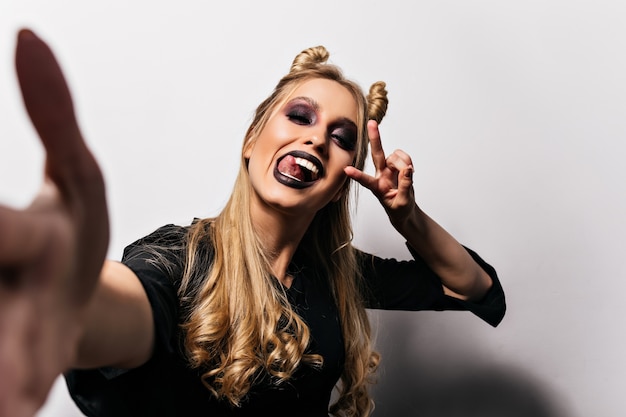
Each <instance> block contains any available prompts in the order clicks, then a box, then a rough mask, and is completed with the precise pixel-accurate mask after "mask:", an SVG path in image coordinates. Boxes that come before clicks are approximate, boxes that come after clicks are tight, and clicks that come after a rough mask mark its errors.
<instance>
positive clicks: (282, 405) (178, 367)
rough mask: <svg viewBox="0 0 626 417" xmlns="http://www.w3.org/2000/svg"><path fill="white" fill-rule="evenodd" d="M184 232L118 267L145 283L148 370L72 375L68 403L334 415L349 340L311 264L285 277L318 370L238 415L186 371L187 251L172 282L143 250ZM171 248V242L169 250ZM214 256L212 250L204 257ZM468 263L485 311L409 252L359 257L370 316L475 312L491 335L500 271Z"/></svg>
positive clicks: (266, 386)
mask: <svg viewBox="0 0 626 417" xmlns="http://www.w3.org/2000/svg"><path fill="white" fill-rule="evenodd" d="M186 230H187V229H186V228H185V227H181V226H174V225H167V226H164V227H161V228H160V229H158V230H157V231H155V232H154V233H152V234H150V235H148V236H146V237H145V238H143V239H140V240H138V241H136V242H135V243H133V244H131V245H129V246H128V247H127V248H126V249H125V250H124V256H123V258H122V262H124V263H125V264H126V265H127V266H128V267H130V268H131V269H132V270H133V271H134V272H135V274H136V275H137V276H138V277H139V279H140V280H141V283H142V284H143V286H144V288H145V290H146V293H147V295H148V298H149V300H150V303H151V305H152V309H153V315H154V325H155V332H156V335H155V336H156V337H155V350H154V354H153V356H152V358H151V359H150V360H149V361H148V362H147V363H146V364H144V365H142V366H140V367H138V368H135V369H131V370H121V369H113V368H100V369H93V370H73V371H70V372H68V373H67V374H66V375H65V378H66V382H67V385H68V387H69V391H70V394H71V396H72V398H73V399H74V401H75V402H76V404H77V405H78V407H79V408H80V409H81V411H82V412H83V413H85V414H86V415H87V416H97V417H103V416H107V417H108V416H110V417H125V416H129V417H130V416H252V415H254V416H259V415H265V413H267V415H272V416H275V417H278V416H305V417H306V416H310V417H322V416H328V406H329V402H330V395H331V391H332V389H333V387H334V386H335V384H336V383H337V380H338V378H339V376H340V374H341V370H342V367H343V361H344V350H343V338H342V334H341V327H340V324H339V317H338V314H337V309H336V306H335V303H334V301H333V298H332V294H331V291H330V288H329V286H328V283H327V282H326V280H325V279H324V276H323V274H320V272H319V271H318V270H316V267H315V265H314V264H312V263H311V262H307V260H306V257H304V256H302V255H299V254H296V256H294V260H293V261H292V264H291V265H290V268H289V272H290V273H291V274H292V275H293V277H294V280H293V283H292V285H291V287H290V288H289V289H287V295H288V298H289V301H290V302H291V304H292V306H293V308H294V310H295V311H296V312H297V313H298V314H299V315H300V316H301V317H302V318H303V320H304V321H305V322H306V323H307V324H308V326H309V328H310V331H311V336H312V343H311V346H310V351H312V352H316V353H319V354H321V355H322V356H323V358H324V365H323V367H322V369H321V370H319V369H318V370H316V369H312V368H310V367H307V366H302V367H300V369H299V370H298V371H297V372H296V374H295V375H294V377H293V378H292V379H291V380H290V381H289V382H288V383H284V384H281V385H277V384H275V383H273V381H271V380H270V378H269V377H267V378H265V380H263V381H261V383H259V384H257V385H255V386H254V387H253V389H252V390H251V392H250V393H249V396H248V397H247V399H246V401H245V402H244V404H243V405H242V406H241V407H240V408H232V407H230V406H229V405H227V404H224V403H222V402H220V401H217V400H216V399H215V398H214V397H213V396H212V395H211V394H210V392H209V391H208V390H207V389H206V388H205V387H204V386H203V385H202V383H201V382H200V377H199V375H200V373H199V371H196V370H193V369H190V368H189V367H188V366H187V365H186V363H185V361H184V355H183V354H182V353H181V352H182V350H181V343H180V340H181V334H180V333H181V332H180V329H179V319H180V317H179V303H178V297H177V288H178V285H179V284H180V276H181V275H182V274H181V271H182V269H181V268H182V263H183V259H184V258H182V257H180V255H181V254H182V252H180V250H182V249H180V250H179V251H178V252H177V251H176V250H175V251H169V252H166V255H165V256H166V257H167V259H169V260H170V261H171V262H173V268H172V269H171V273H166V272H164V269H163V268H160V267H159V266H158V265H157V264H155V262H151V261H150V260H151V259H154V256H155V255H154V252H153V250H146V245H154V244H155V243H156V244H159V245H160V244H166V245H167V246H174V247H179V248H182V245H181V243H182V239H183V237H184V233H185V231H186ZM164 239H165V241H164ZM205 249H206V253H207V254H208V256H212V248H205ZM468 251H469V253H470V254H471V255H472V257H473V258H474V259H475V260H476V261H477V262H478V263H479V264H480V265H481V266H482V267H483V268H484V269H485V271H487V272H488V273H489V275H490V276H491V278H492V279H493V282H494V285H493V287H492V289H491V290H490V291H489V292H488V294H487V295H486V296H485V298H484V299H483V300H482V301H481V302H480V303H470V302H465V301H462V300H459V299H456V298H453V297H449V296H446V295H444V293H443V289H442V286H441V282H440V280H439V279H438V277H437V276H436V275H435V274H434V273H433V272H432V271H431V270H430V269H429V268H428V266H427V265H426V264H425V263H424V262H423V261H422V260H421V259H420V258H419V256H417V254H415V253H414V252H412V254H413V257H414V258H415V259H414V260H411V261H398V260H395V259H381V258H379V257H376V256H373V255H368V254H365V253H359V255H360V258H359V259H360V262H361V266H362V268H363V277H364V282H365V284H366V286H367V288H366V289H365V291H364V292H365V295H366V307H367V308H372V309H390V310H413V311H416V310H469V311H471V312H473V313H474V314H476V315H477V316H478V317H480V318H482V319H483V320H485V321H486V322H487V323H489V324H491V325H492V326H497V325H498V323H500V321H501V320H502V318H503V316H504V313H505V309H506V306H505V298H504V292H503V290H502V287H501V285H500V282H499V280H498V278H497V275H496V272H495V270H494V269H493V268H492V267H491V266H489V265H488V264H487V263H485V262H484V261H483V260H482V259H481V258H480V257H479V256H478V255H477V254H476V253H474V252H473V251H471V250H469V249H468Z"/></svg>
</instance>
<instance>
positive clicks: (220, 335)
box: [180, 46, 387, 416]
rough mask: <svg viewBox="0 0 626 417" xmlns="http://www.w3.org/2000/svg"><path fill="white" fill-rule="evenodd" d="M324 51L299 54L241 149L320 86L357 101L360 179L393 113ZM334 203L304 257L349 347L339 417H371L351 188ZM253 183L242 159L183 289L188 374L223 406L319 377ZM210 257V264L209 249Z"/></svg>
mask: <svg viewBox="0 0 626 417" xmlns="http://www.w3.org/2000/svg"><path fill="white" fill-rule="evenodd" d="M328 57H329V54H328V51H327V50H326V49H325V48H324V47H323V46H317V47H313V48H309V49H306V50H304V51H302V52H301V53H300V54H298V56H297V57H296V58H295V59H294V61H293V63H292V66H291V70H290V71H289V73H288V74H287V75H286V76H285V77H283V78H282V79H281V80H280V81H279V83H278V85H277V86H276V88H275V89H274V91H273V93H272V94H271V95H270V96H269V97H268V98H267V99H266V100H264V101H263V102H262V103H261V104H260V105H259V106H258V108H257V109H256V112H255V115H254V118H253V120H252V123H251V124H250V127H249V128H248V131H247V133H246V135H245V139H244V145H243V149H245V147H246V146H250V144H252V143H254V141H255V140H256V138H257V137H258V135H259V133H260V132H261V131H262V130H263V128H264V126H265V124H266V122H267V120H268V119H269V118H270V117H271V115H272V113H273V112H274V111H276V109H277V108H279V107H280V105H281V103H283V102H284V101H285V100H286V99H287V98H288V97H289V95H290V94H291V93H292V92H293V91H294V90H295V88H297V87H298V86H299V85H300V84H301V83H302V82H304V81H306V80H309V79H313V78H324V79H329V80H333V81H336V82H338V83H339V84H341V85H342V86H344V87H345V88H346V89H348V91H350V92H351V93H352V95H353V96H354V99H355V101H356V102H357V105H358V109H359V114H358V119H357V125H358V127H359V132H358V137H359V140H358V145H357V149H356V155H355V159H354V166H355V167H357V168H359V169H363V166H364V164H365V158H366V156H367V149H368V137H367V127H366V125H367V121H368V120H369V119H375V120H377V121H378V122H380V121H381V120H382V118H383V116H384V114H385V112H386V109H387V92H386V90H385V83H383V82H377V83H375V84H373V85H372V87H371V89H370V93H369V95H368V96H367V97H365V96H364V94H363V92H362V90H361V89H360V87H359V86H358V85H357V84H355V83H354V82H352V81H349V80H347V79H346V78H345V77H344V76H343V74H342V71H341V70H340V69H339V68H338V67H336V66H334V65H331V64H328V63H327V60H328ZM345 187H346V190H345V191H346V192H344V193H343V194H342V197H341V198H340V199H339V201H337V202H332V203H329V204H328V205H327V206H326V207H324V208H323V209H321V210H320V211H319V212H318V213H317V214H316V216H315V218H314V220H313V221H312V223H311V225H310V227H309V228H308V230H307V232H306V234H305V236H304V237H303V240H302V242H301V243H300V247H301V248H302V249H305V250H306V251H307V252H309V253H310V254H311V255H312V256H313V259H314V260H315V262H316V265H319V267H320V268H322V270H323V271H324V272H325V273H326V275H327V276H328V280H329V285H330V287H331V288H332V291H333V295H334V298H335V302H336V304H337V308H338V311H339V316H340V320H341V325H342V332H343V336H344V337H343V339H344V341H345V367H344V370H343V373H342V375H341V385H340V392H339V396H338V400H337V402H336V403H335V404H333V405H332V406H331V409H330V411H331V412H332V413H333V414H334V415H337V416H366V415H368V414H369V413H370V412H371V410H372V401H371V399H370V396H369V394H368V390H367V387H368V384H369V383H370V382H371V376H372V374H373V372H374V370H375V369H376V367H377V365H378V361H379V356H378V354H377V353H376V352H374V351H373V349H372V345H371V340H370V334H371V330H370V324H369V321H368V318H367V315H366V311H365V308H364V305H363V302H362V299H361V297H360V293H361V285H360V274H359V267H358V262H357V259H356V251H355V249H354V248H353V247H352V245H351V243H350V242H351V240H352V227H351V222H350V207H349V201H350V193H349V188H350V181H347V182H346V186H345ZM250 189H251V185H250V179H249V176H248V171H247V161H246V160H245V158H244V156H243V152H242V159H241V164H240V169H239V174H238V177H237V179H236V181H235V185H234V188H233V192H232V194H231V197H230V199H229V200H228V202H227V203H226V205H225V207H224V209H223V210H222V211H221V213H220V214H219V215H218V216H217V217H214V218H207V219H202V220H199V221H197V222H196V223H194V224H193V225H192V226H191V228H190V230H189V234H188V240H187V259H186V266H185V271H184V276H183V280H182V285H181V287H180V298H181V300H182V307H183V311H184V312H185V317H184V322H183V325H182V326H183V330H184V334H185V340H184V343H185V349H186V352H187V356H188V359H189V362H190V364H191V366H193V367H195V368H199V369H201V370H202V380H203V383H204V385H205V386H206V387H207V388H208V389H209V390H211V392H212V393H213V394H214V395H215V396H216V397H218V398H220V399H222V400H226V401H229V402H230V403H231V404H233V405H234V406H238V405H240V404H241V402H242V400H244V398H245V396H246V394H247V393H248V392H249V390H250V389H251V387H252V386H253V385H254V384H255V382H257V381H259V380H260V379H261V378H263V377H264V376H266V375H269V376H270V377H271V378H272V380H273V381H275V382H276V383H281V382H283V381H287V380H288V379H289V378H290V377H291V376H292V375H293V373H294V372H295V370H296V369H297V368H298V367H300V366H312V367H319V366H321V365H322V363H323V358H322V357H321V356H320V355H317V354H311V353H307V351H306V350H307V347H308V346H309V342H310V333H309V329H308V327H307V325H306V324H305V323H304V321H303V320H302V319H301V318H300V317H299V316H298V315H297V314H296V313H295V312H294V311H293V309H292V307H291V305H290V303H289V301H288V300H287V298H286V295H285V293H284V290H283V289H282V288H281V286H280V285H277V280H276V279H275V278H274V277H273V276H272V273H271V268H270V263H269V259H268V256H267V254H266V252H265V251H264V248H263V245H262V243H261V241H260V239H259V237H258V236H257V234H256V232H255V229H254V227H253V225H252V220H251V218H250V210H249V207H250ZM207 247H210V248H213V251H212V252H211V253H210V254H208V253H206V252H203V250H204V251H206V249H203V248H207Z"/></svg>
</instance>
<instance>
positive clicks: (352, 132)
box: [330, 121, 357, 151]
mask: <svg viewBox="0 0 626 417" xmlns="http://www.w3.org/2000/svg"><path fill="white" fill-rule="evenodd" d="M330 137H331V138H332V139H333V140H334V141H335V142H336V143H337V145H339V146H340V147H341V148H343V149H345V150H348V151H353V150H354V149H355V148H356V142H357V130H356V126H354V123H352V122H351V121H342V122H340V123H339V124H338V125H335V126H332V127H331V129H330Z"/></svg>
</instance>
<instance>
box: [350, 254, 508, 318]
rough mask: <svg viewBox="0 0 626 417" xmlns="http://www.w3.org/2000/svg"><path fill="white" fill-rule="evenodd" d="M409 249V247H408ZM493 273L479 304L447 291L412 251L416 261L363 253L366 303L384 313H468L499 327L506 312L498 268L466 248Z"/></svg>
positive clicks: (479, 262)
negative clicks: (446, 292) (444, 311)
mask: <svg viewBox="0 0 626 417" xmlns="http://www.w3.org/2000/svg"><path fill="white" fill-rule="evenodd" d="M407 246H408V245H407ZM466 250H467V251H468V253H469V254H470V255H471V256H472V258H474V260H475V261H476V262H477V263H478V264H479V265H480V266H481V267H482V268H483V269H484V270H485V271H486V272H487V273H488V274H489V276H490V277H491V279H492V280H493V286H492V287H491V289H490V290H489V291H488V292H487V294H486V295H485V297H484V298H483V299H482V300H480V301H479V302H470V301H463V300H460V299H458V298H455V297H451V296H448V295H446V294H444V292H443V286H442V284H441V280H440V279H439V277H438V276H437V275H436V274H435V273H434V272H433V271H432V270H431V269H430V268H429V267H428V265H427V264H426V263H425V262H424V261H423V259H422V258H421V257H420V256H419V255H418V254H417V253H416V252H415V251H413V250H412V248H411V247H410V246H409V251H410V252H411V254H412V255H413V258H414V259H413V260H409V261H399V260H396V259H391V258H389V259H383V258H379V257H377V256H374V255H370V254H366V253H363V252H359V259H360V264H361V268H362V275H363V278H364V283H365V285H366V289H365V294H364V295H365V303H366V306H367V308H370V309H383V310H409V311H419V310H437V311H442V310H468V311H471V312H472V313H474V314H475V315H476V316H478V317H480V318H481V319H483V320H484V321H486V322H487V323H489V324H490V325H492V326H494V327H495V326H497V325H498V324H499V323H500V322H501V321H502V319H503V317H504V313H505V311H506V302H505V297H504V290H503V289H502V285H501V283H500V280H499V279H498V276H497V274H496V271H495V269H494V268H493V267H492V266H491V265H489V264H488V263H487V262H485V261H484V260H483V259H482V258H481V257H480V256H479V255H478V254H477V253H476V252H474V251H472V250H471V249H469V248H466Z"/></svg>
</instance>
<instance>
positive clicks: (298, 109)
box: [285, 100, 316, 125]
mask: <svg viewBox="0 0 626 417" xmlns="http://www.w3.org/2000/svg"><path fill="white" fill-rule="evenodd" d="M285 115H286V116H287V118H288V119H289V120H291V121H292V122H294V123H297V124H301V125H308V124H312V123H314V122H315V120H316V113H315V109H313V108H312V107H311V105H310V104H309V103H306V102H304V101H301V100H294V101H292V102H290V103H288V105H287V107H286V109H285Z"/></svg>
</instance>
